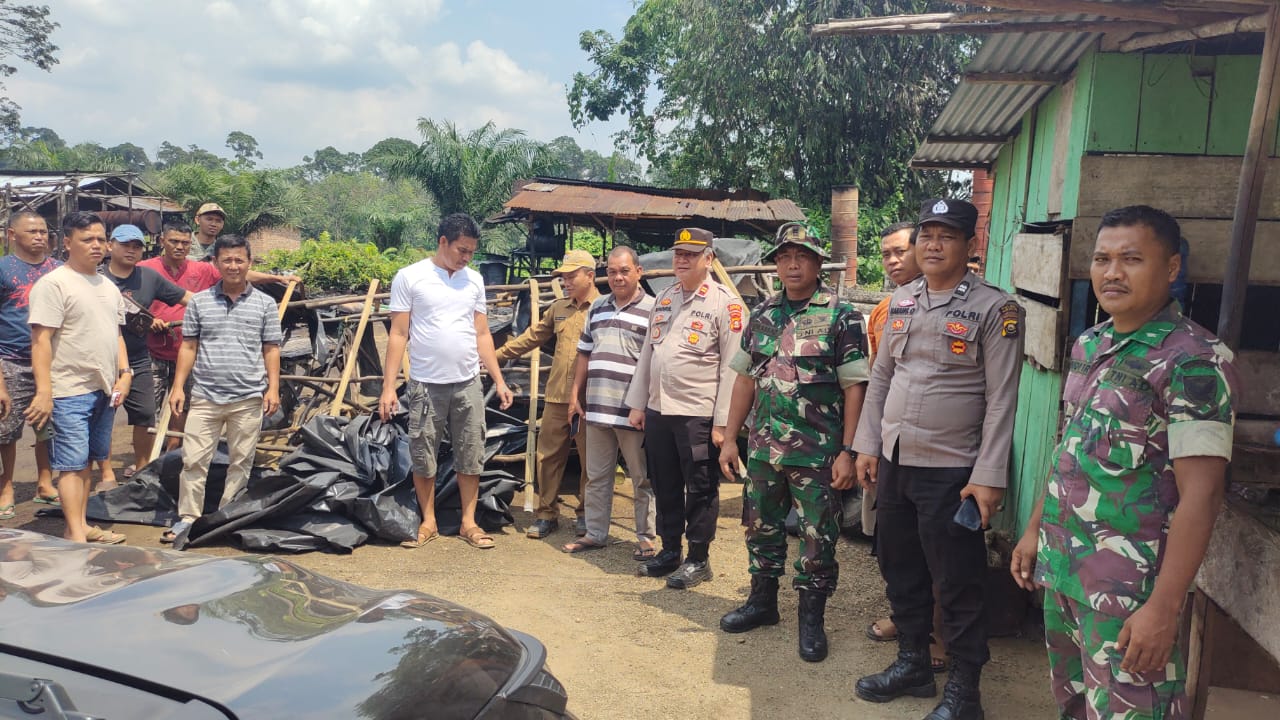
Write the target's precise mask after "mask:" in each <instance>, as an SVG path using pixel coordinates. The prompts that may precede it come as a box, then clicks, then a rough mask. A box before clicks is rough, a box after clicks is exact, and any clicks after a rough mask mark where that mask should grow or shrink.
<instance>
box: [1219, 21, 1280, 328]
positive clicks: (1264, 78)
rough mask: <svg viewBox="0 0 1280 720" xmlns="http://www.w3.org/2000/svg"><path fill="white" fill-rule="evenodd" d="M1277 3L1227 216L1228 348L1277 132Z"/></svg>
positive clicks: (1222, 324)
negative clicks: (1230, 212) (1269, 153)
mask: <svg viewBox="0 0 1280 720" xmlns="http://www.w3.org/2000/svg"><path fill="white" fill-rule="evenodd" d="M1277 66H1280V6H1277V5H1272V6H1271V9H1270V10H1268V11H1267V35H1266V42H1265V43H1264V44H1263V47H1262V66H1261V69H1260V70H1259V72H1258V88H1257V90H1256V91H1255V93H1254V96H1253V115H1252V116H1251V117H1250V119H1249V136H1248V139H1247V141H1246V143H1245V150H1244V161H1243V162H1242V163H1241V164H1240V189H1239V190H1238V192H1237V194H1236V208H1235V213H1234V214H1233V215H1232V220H1231V247H1230V249H1229V250H1228V251H1227V273H1228V274H1227V277H1226V279H1225V281H1224V282H1223V285H1222V305H1221V308H1220V310H1219V312H1218V337H1220V338H1222V341H1223V342H1225V343H1226V344H1227V346H1228V347H1230V348H1232V349H1239V347H1240V331H1241V328H1242V327H1243V325H1244V298H1245V291H1246V290H1248V288H1249V266H1250V263H1251V261H1252V259H1253V236H1254V233H1255V232H1256V231H1257V229H1258V204H1259V203H1260V202H1261V200H1262V181H1263V180H1264V179H1266V176H1267V164H1266V163H1265V162H1262V160H1263V156H1264V155H1266V151H1267V147H1268V146H1269V145H1270V144H1271V143H1270V141H1271V140H1272V139H1273V138H1275V136H1276V111H1277V109H1278V108H1280V70H1278V69H1277Z"/></svg>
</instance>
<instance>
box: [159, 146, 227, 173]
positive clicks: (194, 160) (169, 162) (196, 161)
mask: <svg viewBox="0 0 1280 720" xmlns="http://www.w3.org/2000/svg"><path fill="white" fill-rule="evenodd" d="M226 164H227V161H226V160H223V159H222V158H220V157H218V156H217V155H214V154H213V153H211V152H209V151H208V150H205V149H204V148H201V147H199V146H197V145H188V146H187V147H186V148H185V149H184V148H181V147H179V146H177V145H174V144H172V143H170V142H169V141H168V140H166V141H164V142H162V143H160V149H159V150H157V151H156V167H158V168H171V167H177V166H179V165H199V166H201V167H203V168H206V169H209V170H221V169H222V168H224V167H226Z"/></svg>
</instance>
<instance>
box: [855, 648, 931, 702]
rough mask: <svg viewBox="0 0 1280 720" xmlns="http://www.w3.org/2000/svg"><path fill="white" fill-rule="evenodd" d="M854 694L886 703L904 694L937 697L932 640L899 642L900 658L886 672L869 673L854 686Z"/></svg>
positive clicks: (872, 700)
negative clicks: (931, 659)
mask: <svg viewBox="0 0 1280 720" xmlns="http://www.w3.org/2000/svg"><path fill="white" fill-rule="evenodd" d="M853 690H854V694H856V695H857V696H858V697H860V698H862V699H863V700H868V701H870V702H878V703H884V702H889V701H890V700H894V699H896V698H900V697H902V696H903V695H910V696H912V697H933V696H934V695H937V694H938V685H937V683H935V682H934V680H933V669H932V668H930V667H929V644H928V642H927V641H926V642H924V643H920V644H912V645H908V644H906V643H905V642H903V641H902V640H901V639H900V640H899V642H898V659H897V660H894V661H893V664H892V665H890V666H889V667H887V668H885V669H884V672H880V673H876V674H875V675H867V676H866V677H863V678H861V679H860V680H858V682H857V684H856V685H854V686H853Z"/></svg>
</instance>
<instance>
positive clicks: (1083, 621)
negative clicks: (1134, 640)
mask: <svg viewBox="0 0 1280 720" xmlns="http://www.w3.org/2000/svg"><path fill="white" fill-rule="evenodd" d="M1123 626H1124V618H1122V617H1117V616H1115V615H1108V614H1106V613H1101V612H1098V611H1097V610H1094V609H1093V608H1091V607H1089V606H1088V605H1085V604H1083V603H1080V602H1077V601H1075V600H1073V599H1072V598H1070V597H1067V596H1066V595H1063V594H1061V593H1055V592H1052V591H1048V592H1046V593H1045V598H1044V633H1045V644H1046V645H1048V647H1049V680H1050V683H1051V684H1052V686H1053V688H1052V689H1053V697H1054V699H1055V700H1057V702H1058V710H1059V713H1060V715H1059V717H1060V718H1063V720H1066V719H1067V718H1071V719H1072V720H1185V718H1187V717H1190V708H1189V707H1188V703H1187V695H1186V665H1185V664H1184V662H1183V658H1182V653H1181V652H1180V651H1179V649H1178V646H1177V645H1176V644H1175V645H1174V647H1173V654H1172V655H1171V656H1170V657H1169V664H1168V665H1167V666H1166V667H1165V668H1164V669H1163V670H1162V671H1160V672H1155V673H1143V674H1141V675H1137V674H1131V673H1127V672H1125V671H1123V670H1121V669H1120V660H1121V659H1122V658H1123V657H1124V653H1122V652H1120V651H1119V650H1117V649H1116V639H1117V638H1118V637H1119V636H1120V628H1122V627H1123Z"/></svg>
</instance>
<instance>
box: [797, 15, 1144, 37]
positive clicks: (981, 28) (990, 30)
mask: <svg viewBox="0 0 1280 720" xmlns="http://www.w3.org/2000/svg"><path fill="white" fill-rule="evenodd" d="M863 19H865V18H863ZM843 23H844V21H842V20H830V21H828V22H826V23H821V24H817V25H813V26H811V27H810V29H809V32H810V34H812V35H815V36H823V35H855V36H857V35H924V34H943V35H993V34H1000V33H1037V32H1083V33H1153V32H1161V31H1164V30H1167V29H1168V27H1167V26H1166V25H1162V24H1156V23H1149V22H1126V21H1118V20H1052V21H1039V22H990V23H981V22H975V23H946V22H923V23H917V22H911V23H901V22H899V23H895V24H892V25H882V26H872V27H865V26H855V27H847V26H845V25H844V24H843Z"/></svg>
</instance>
